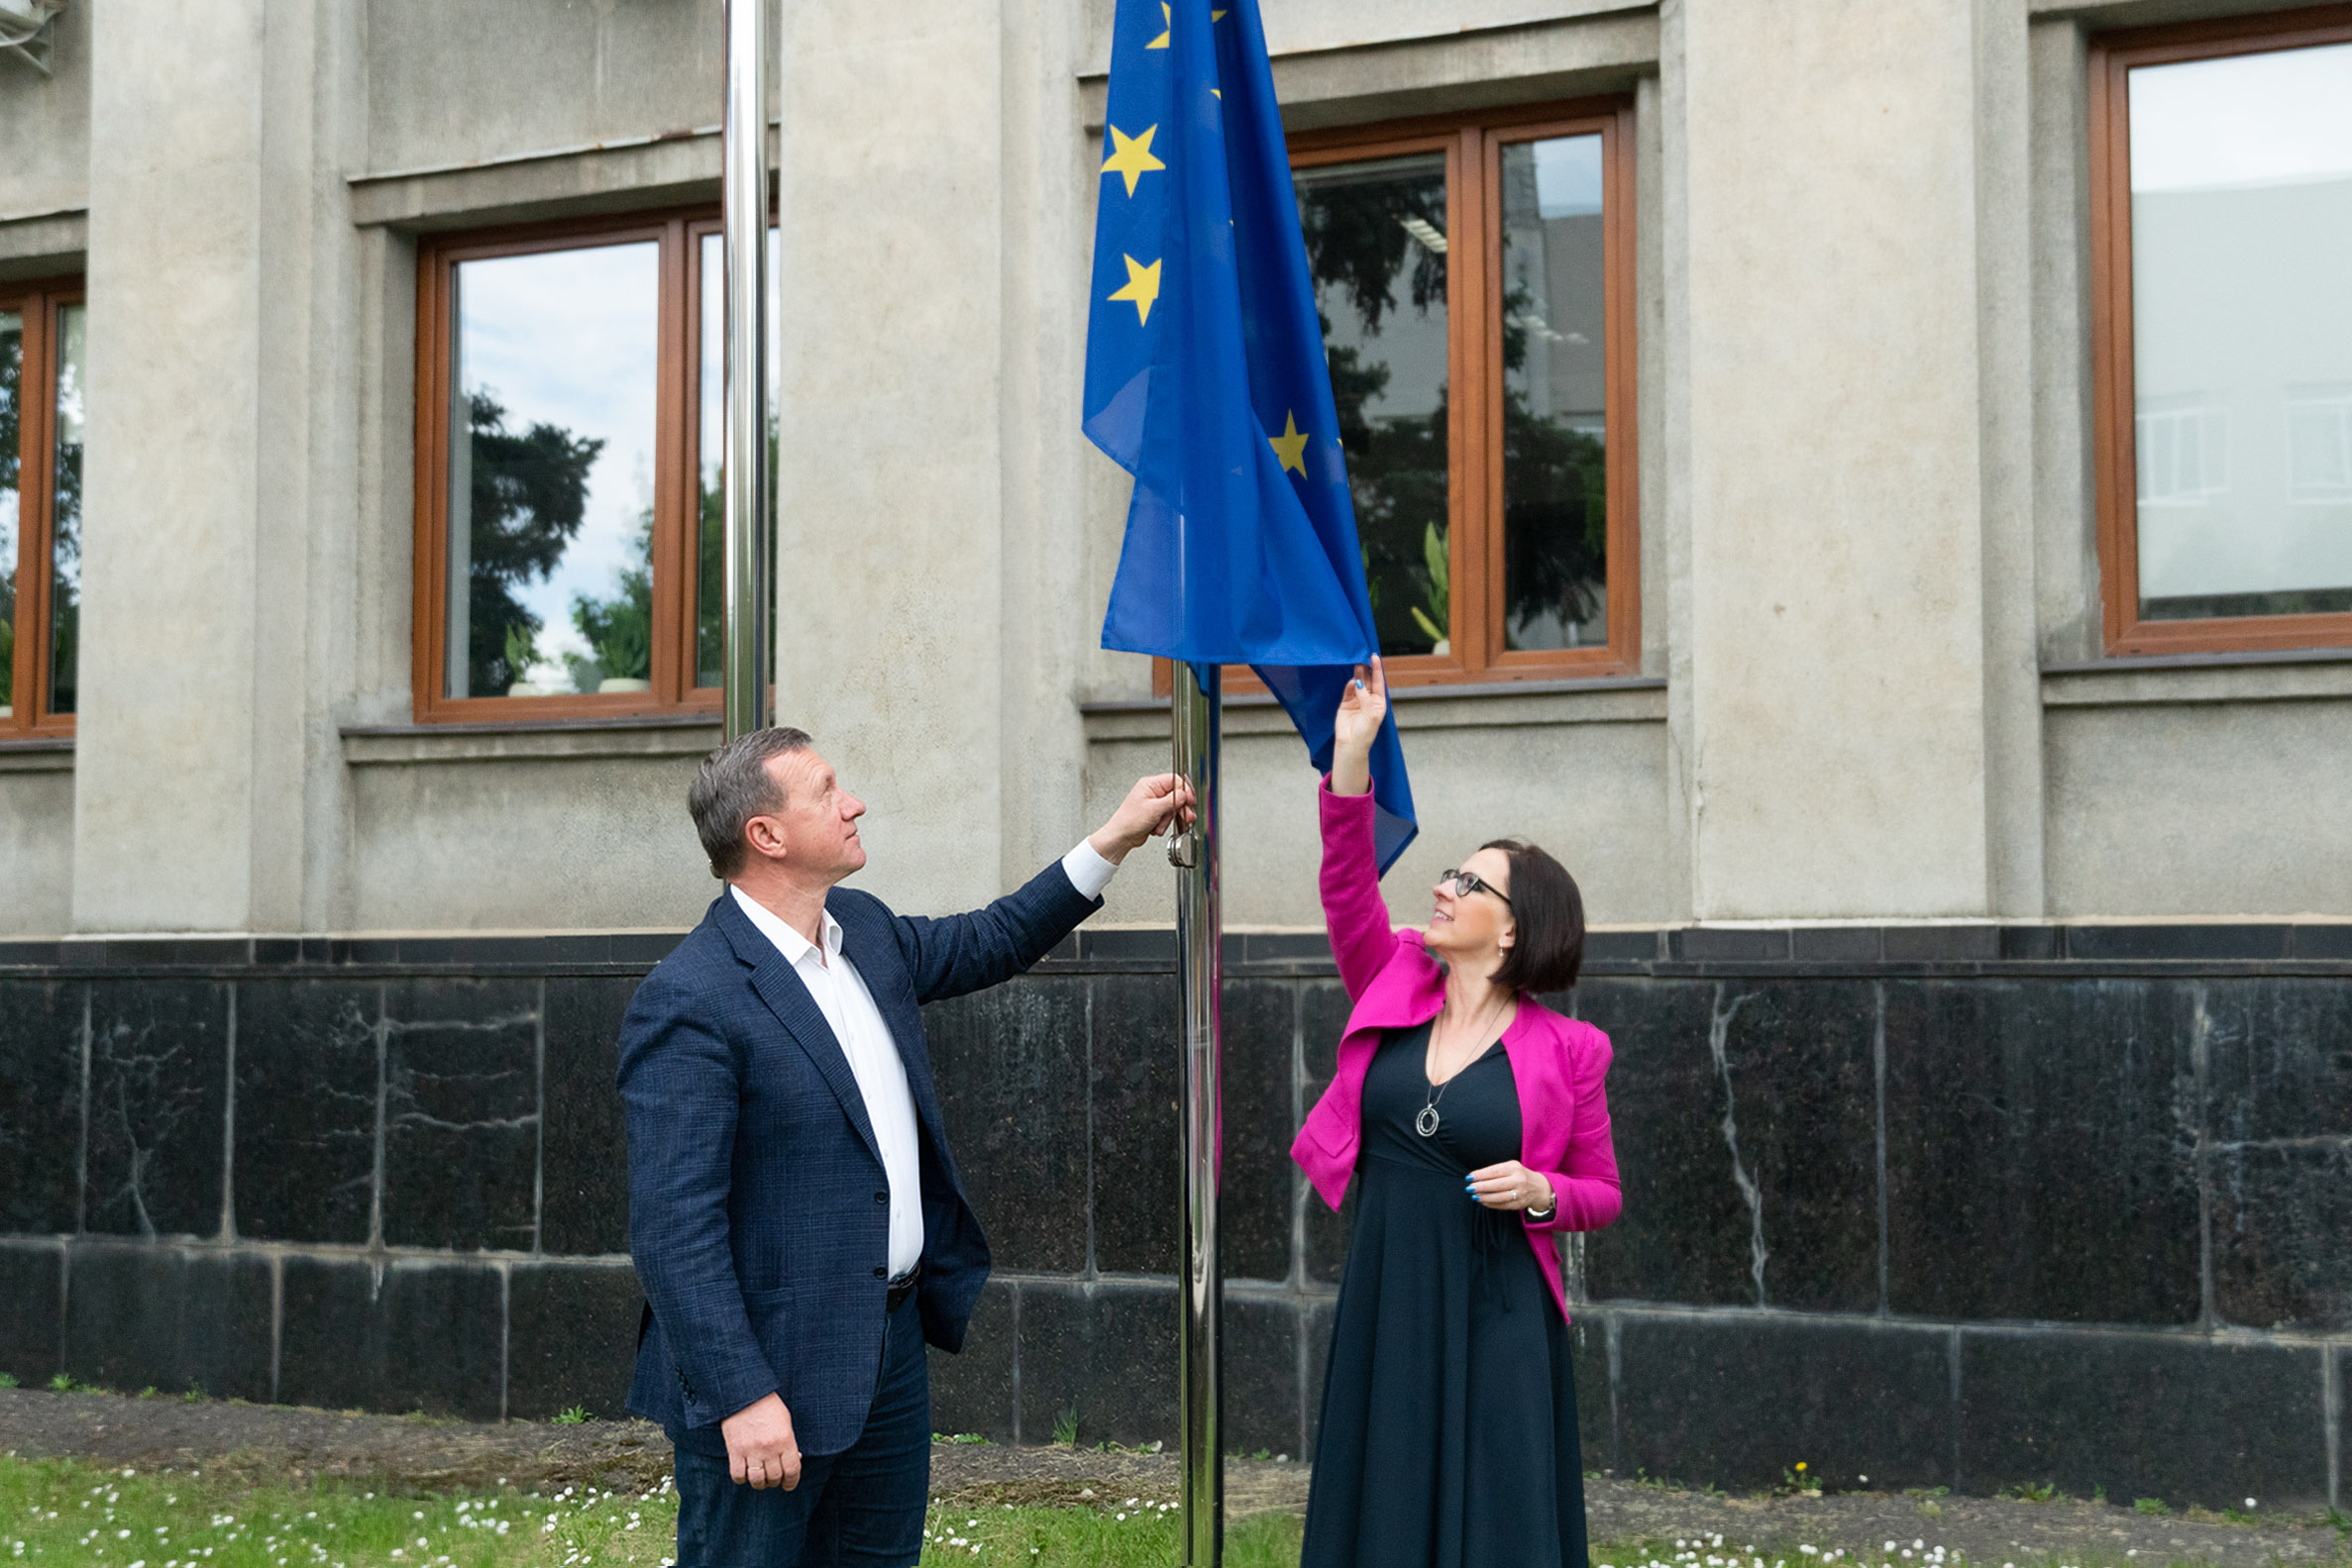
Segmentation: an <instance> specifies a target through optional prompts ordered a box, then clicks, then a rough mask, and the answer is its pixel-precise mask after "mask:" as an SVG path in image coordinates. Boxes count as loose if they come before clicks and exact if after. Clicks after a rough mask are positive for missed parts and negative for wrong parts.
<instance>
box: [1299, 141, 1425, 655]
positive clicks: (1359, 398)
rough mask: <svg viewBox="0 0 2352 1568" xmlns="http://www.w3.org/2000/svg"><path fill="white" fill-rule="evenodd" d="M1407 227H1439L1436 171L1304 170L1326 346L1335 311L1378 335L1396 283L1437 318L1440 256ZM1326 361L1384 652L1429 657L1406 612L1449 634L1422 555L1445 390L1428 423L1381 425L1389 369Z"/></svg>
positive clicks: (1361, 360) (1398, 420)
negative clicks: (1351, 173)
mask: <svg viewBox="0 0 2352 1568" xmlns="http://www.w3.org/2000/svg"><path fill="white" fill-rule="evenodd" d="M1408 219H1410V220H1414V221H1416V222H1419V223H1423V224H1426V225H1428V226H1430V227H1431V228H1432V229H1433V230H1437V231H1441V232H1442V231H1443V228H1444V224H1445V177H1444V175H1443V173H1432V174H1428V175H1420V176H1412V175H1407V176H1403V177H1399V176H1397V175H1388V176H1380V175H1372V176H1369V177H1357V178H1352V179H1348V178H1336V179H1317V178H1316V177H1315V176H1314V173H1313V171H1302V178H1301V180H1300V182H1299V220H1300V227H1301V230H1302V232H1303V233H1304V234H1305V237H1306V241H1307V264H1308V268H1309V270H1310V271H1311V272H1312V273H1313V275H1314V278H1315V284H1316V298H1317V303H1318V306H1319V308H1320V309H1321V310H1322V312H1323V315H1322V322H1323V332H1324V337H1325V339H1326V340H1327V341H1328V340H1329V339H1330V337H1331V333H1332V318H1331V315H1330V310H1331V309H1332V308H1333V306H1334V305H1336V304H1341V303H1343V304H1344V305H1345V306H1346V307H1347V308H1349V309H1352V310H1353V311H1354V313H1355V317H1356V320H1357V322H1358V323H1359V324H1360V326H1361V328H1362V330H1363V335H1364V336H1365V337H1366V338H1371V337H1374V336H1376V335H1377V334H1378V333H1379V331H1380V328H1381V322H1382V320H1383V318H1384V317H1386V316H1388V315H1389V314H1390V313H1391V312H1394V311H1396V310H1397V309H1398V308H1399V307H1398V303H1397V297H1396V290H1397V285H1398V284H1399V283H1400V282H1401V283H1403V284H1404V286H1405V291H1406V297H1407V299H1408V300H1409V301H1410V302H1411V305H1412V307H1413V308H1414V309H1415V310H1417V311H1420V312H1422V313H1424V314H1426V313H1428V312H1430V311H1432V310H1435V311H1437V312H1438V313H1440V315H1441V317H1443V312H1444V309H1445V261H1444V258H1443V257H1442V256H1440V255H1438V254H1436V253H1435V252H1433V251H1431V250H1430V249H1428V248H1427V247H1426V246H1425V245H1423V244H1422V243H1421V242H1420V241H1418V240H1416V239H1415V238H1414V237H1413V235H1412V233H1411V232H1410V231H1409V230H1408V229H1407V228H1406V227H1405V224H1406V221H1407V220H1408ZM1329 359H1330V363H1331V371H1332V398H1333V401H1334V402H1335V403H1336V405H1337V409H1338V416H1339V441H1340V445H1341V446H1342V447H1343V448H1344V449H1345V451H1346V454H1347V476H1348V481H1349V483H1348V487H1349V490H1350V492H1351V493H1352V495H1353V498H1354V501H1355V526H1356V535H1357V538H1358V539H1359V541H1360V542H1361V544H1362V548H1363V553H1364V575H1365V577H1366V579H1367V582H1368V585H1369V587H1370V589H1371V595H1372V619H1373V624H1374V627H1375V629H1376V630H1377V631H1378V633H1379V637H1380V650H1381V652H1382V653H1384V654H1420V653H1428V652H1429V651H1430V649H1431V647H1432V645H1433V642H1434V641H1435V639H1434V638H1433V637H1432V636H1431V635H1430V632H1428V631H1425V630H1424V629H1423V627H1422V625H1421V623H1420V622H1419V621H1418V620H1417V619H1416V618H1415V616H1414V613H1413V612H1414V611H1415V610H1416V609H1419V610H1421V611H1422V613H1423V614H1424V615H1425V616H1427V617H1428V618H1429V619H1430V620H1431V622H1433V623H1434V626H1435V629H1436V631H1437V632H1438V634H1439V635H1440V636H1443V634H1444V632H1445V628H1446V625H1447V617H1446V610H1447V606H1446V604H1445V596H1444V593H1443V583H1442V582H1441V581H1437V580H1433V577H1432V575H1431V572H1430V565H1429V548H1428V547H1429V543H1430V541H1431V539H1432V538H1435V539H1437V540H1440V541H1443V539H1444V537H1445V531H1446V521H1447V513H1446V477H1447V475H1446V426H1445V421H1446V417H1447V411H1446V389H1445V387H1444V385H1443V383H1441V385H1440V387H1439V392H1438V403H1437V407H1436V408H1434V409H1432V410H1430V411H1429V412H1428V413H1426V414H1418V415H1405V416H1401V417H1383V416H1379V415H1376V414H1374V413H1373V412H1371V410H1372V409H1373V408H1374V407H1375V406H1376V405H1377V404H1378V403H1379V402H1380V400H1381V398H1382V396H1383V395H1384V394H1385V393H1386V391H1387V388H1388V383H1389V379H1390V375H1391V372H1390V369H1389V366H1388V364H1387V362H1385V361H1382V360H1370V359H1367V358H1366V357H1365V354H1364V351H1363V350H1362V349H1360V348H1358V347H1355V346H1352V345H1337V346H1334V347H1333V348H1332V349H1331V350H1330V355H1329Z"/></svg>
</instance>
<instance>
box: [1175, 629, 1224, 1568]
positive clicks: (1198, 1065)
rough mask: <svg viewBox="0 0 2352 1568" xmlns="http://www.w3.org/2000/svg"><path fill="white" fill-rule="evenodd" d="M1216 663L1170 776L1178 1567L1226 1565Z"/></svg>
mask: <svg viewBox="0 0 2352 1568" xmlns="http://www.w3.org/2000/svg"><path fill="white" fill-rule="evenodd" d="M1221 674H1222V672H1221V667H1219V666H1217V665H1190V664H1179V665H1178V666H1176V669H1175V687H1176V694H1175V701H1174V702H1173V703H1172V704H1171V720H1172V729H1173V737H1172V738H1173V742H1174V751H1175V765H1176V772H1178V773H1180V774H1182V775H1183V776H1184V777H1185V779H1186V780H1188V781H1189V782H1190V783H1191V784H1192V788H1193V809H1194V813H1195V815H1194V825H1193V827H1192V829H1191V831H1189V832H1186V833H1183V834H1180V835H1178V836H1177V837H1176V838H1175V840H1174V842H1172V843H1171V844H1170V845H1169V846H1168V859H1169V860H1170V861H1171V862H1173V863H1174V864H1175V866H1176V868H1177V879H1176V991H1177V997H1178V1002H1177V1005H1178V1007H1179V1009H1180V1011H1181V1014H1182V1019H1183V1024H1182V1032H1181V1035H1180V1045H1179V1049H1180V1050H1181V1051H1182V1052H1183V1055H1184V1100H1183V1107H1182V1115H1183V1119H1184V1265H1183V1267H1184V1272H1183V1277H1182V1281H1181V1284H1182V1290H1183V1304H1182V1307H1181V1308H1180V1312H1179V1315H1180V1319H1181V1325H1180V1327H1179V1330H1178V1334H1179V1337H1178V1340H1177V1352H1176V1381H1177V1387H1178V1389H1179V1390H1180V1394H1179V1399H1180V1401H1181V1404H1180V1407H1179V1410H1178V1412H1177V1425H1176V1442H1177V1448H1178V1450H1179V1451H1180V1452H1181V1453H1182V1454H1183V1456H1184V1483H1183V1505H1184V1506H1183V1513H1182V1516H1181V1519H1180V1522H1179V1525H1178V1530H1179V1537H1180V1539H1181V1540H1182V1542H1183V1560H1184V1563H1185V1568H1219V1564H1221V1563H1222V1562H1223V1561H1224V1558H1225V1442H1224V1433H1223V1430H1222V1428H1223V1426H1224V1413H1225V1411H1224V1400H1223V1393H1224V1385H1223V1380H1222V1378H1221V1376H1220V1371H1221V1368H1220V1355H1219V1350H1218V1332H1219V1329H1220V1327H1221V1326H1222V1325H1223V1321H1224V1317H1225V1274H1224V1270H1223V1268H1222V1267H1221V1266H1220V1264H1219V1261H1218V1255H1217V1201H1218V1158H1219V1155H1220V1153H1221V1151H1222V1149H1223V1146H1224V1141H1225V1133H1224V1118H1223V1115H1222V1113H1221V1110H1220V1100H1219V1098H1218V1066H1219V1034H1220V1031H1219V1027H1218V993H1219V992H1220V990H1221V989H1222V982H1223V981H1224V978H1225V966H1224V962H1223V960H1222V958H1221V948H1222V945H1223V944H1222V942H1221V940H1220V938H1221V937H1222V935H1223V928H1222V924H1221V921H1220V919H1219V914H1218V901H1217V899H1218V873H1217V852H1218V825H1217V810H1218V794H1219V784H1220V780H1219V777H1218V776H1219V772H1220V769H1221V766H1222V762H1223V753H1224V729H1225V722H1224V720H1225V713H1224V707H1225V704H1224V701H1223V692H1222V687H1223V685H1224V681H1223V679H1221Z"/></svg>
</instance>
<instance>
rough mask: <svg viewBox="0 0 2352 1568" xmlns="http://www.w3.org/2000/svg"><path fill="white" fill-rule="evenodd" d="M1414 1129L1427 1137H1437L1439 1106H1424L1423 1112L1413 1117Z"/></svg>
mask: <svg viewBox="0 0 2352 1568" xmlns="http://www.w3.org/2000/svg"><path fill="white" fill-rule="evenodd" d="M1413 1130H1414V1131H1415V1132H1418V1133H1420V1134H1421V1135H1422V1136H1423V1137H1425V1138H1434V1137H1436V1136H1437V1135H1438V1107H1437V1106H1435V1105H1424V1106H1422V1107H1421V1114H1420V1115H1418V1116H1415V1117H1414V1118H1413Z"/></svg>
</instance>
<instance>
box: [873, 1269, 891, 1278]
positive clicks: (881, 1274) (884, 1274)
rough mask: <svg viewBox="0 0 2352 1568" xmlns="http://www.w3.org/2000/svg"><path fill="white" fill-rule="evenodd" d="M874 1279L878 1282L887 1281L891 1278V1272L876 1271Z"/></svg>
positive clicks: (884, 1270) (885, 1270) (887, 1270)
mask: <svg viewBox="0 0 2352 1568" xmlns="http://www.w3.org/2000/svg"><path fill="white" fill-rule="evenodd" d="M874 1278H876V1279H878V1280H887V1279H889V1278H890V1270H889V1269H887V1268H882V1269H876V1270H875V1271H874Z"/></svg>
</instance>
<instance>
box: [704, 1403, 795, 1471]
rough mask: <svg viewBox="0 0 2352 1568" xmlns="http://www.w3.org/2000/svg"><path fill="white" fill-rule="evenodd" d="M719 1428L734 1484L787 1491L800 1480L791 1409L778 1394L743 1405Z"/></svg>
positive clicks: (719, 1424) (720, 1424)
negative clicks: (724, 1442)
mask: <svg viewBox="0 0 2352 1568" xmlns="http://www.w3.org/2000/svg"><path fill="white" fill-rule="evenodd" d="M718 1430H719V1435H721V1436H723V1437H724V1438H726V1440H727V1469H728V1470H729V1472H731V1473H732V1474H733V1475H734V1477H735V1484H736V1485H737V1486H746V1487H759V1488H763V1489H764V1488H767V1487H782V1488H784V1490H785V1491H787V1492H790V1491H791V1490H792V1489H793V1488H795V1487H797V1486H799V1485H800V1484H801V1444H800V1440H799V1439H798V1438H796V1437H794V1436H793V1415H792V1411H788V1410H786V1409H785V1408H784V1401H783V1400H781V1399H779V1398H778V1397H777V1396H775V1395H773V1394H771V1395H769V1396H768V1397H767V1398H766V1399H764V1400H759V1401H757V1402H755V1403H753V1404H750V1405H746V1406H744V1407H743V1409H741V1410H739V1411H736V1412H735V1413H734V1414H732V1415H730V1416H728V1417H727V1418H726V1419H725V1420H723V1421H720V1422H719V1423H718Z"/></svg>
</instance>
